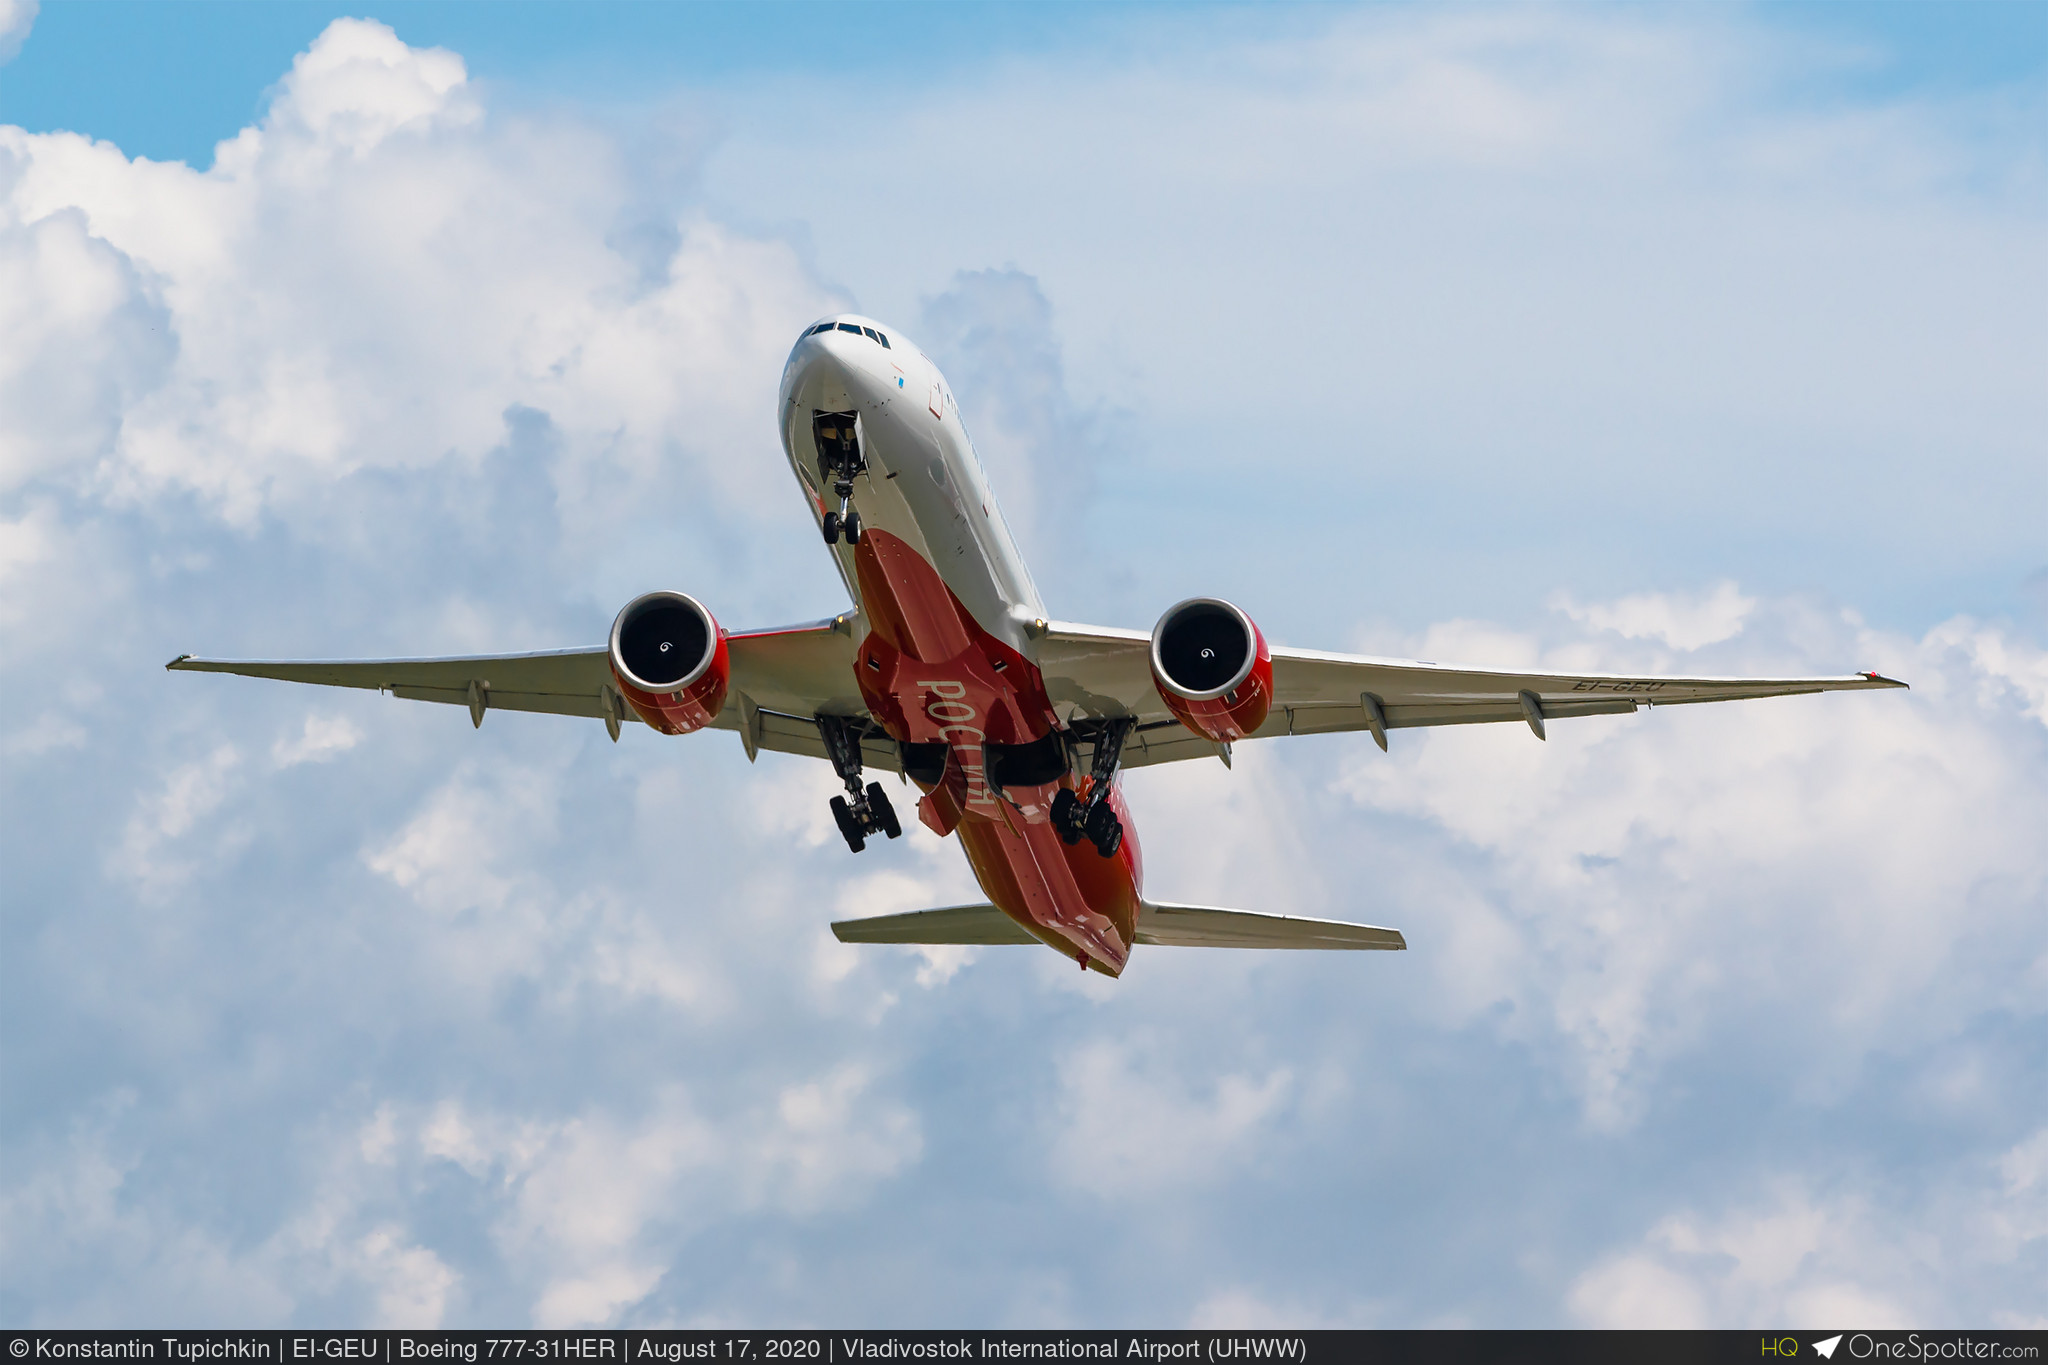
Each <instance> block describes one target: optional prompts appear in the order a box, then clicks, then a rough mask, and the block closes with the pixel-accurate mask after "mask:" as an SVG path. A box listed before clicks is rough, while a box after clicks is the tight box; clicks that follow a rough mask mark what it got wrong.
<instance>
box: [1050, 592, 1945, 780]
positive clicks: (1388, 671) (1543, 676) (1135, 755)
mask: <svg viewBox="0 0 2048 1365" xmlns="http://www.w3.org/2000/svg"><path fill="white" fill-rule="evenodd" d="M1151 645H1152V637H1151V636H1149V635H1147V634H1145V633H1144V632H1143V631H1136V630H1116V629H1111V628H1107V627H1103V626H1079V625H1072V624H1069V623H1067V622H1063V621H1054V622H1050V623H1048V625H1047V626H1046V629H1045V633H1044V635H1043V636H1042V638H1040V640H1039V641H1038V644H1037V650H1038V667H1039V670H1040V671H1041V672H1042V673H1043V675H1044V677H1045V683H1046V689H1047V691H1048V692H1049V693H1050V694H1051V697H1052V701H1053V705H1054V706H1055V707H1057V708H1058V710H1059V712H1060V714H1061V716H1062V717H1064V718H1065V719H1067V720H1068V721H1069V722H1070V723H1071V722H1073V721H1076V720H1084V721H1085V720H1093V719H1104V718H1112V717H1130V718H1133V719H1135V720H1136V721H1137V722H1138V725H1137V729H1136V730H1135V731H1134V732H1133V733H1132V735H1131V737H1130V739H1129V740H1128V741H1127V742H1126V745H1125V748H1124V756H1123V766H1124V767H1127V768H1136V767H1143V766H1145V765H1147V764H1151V763H1167V762H1172V761H1173V760H1176V759H1182V758H1204V757H1213V756H1216V755H1217V754H1218V753H1220V752H1221V751H1222V746H1221V745H1218V744H1215V743H1212V742H1211V741H1209V740H1206V739H1203V738H1202V737H1201V736H1199V735H1196V734H1195V733H1194V732H1192V731H1191V730H1189V729H1187V728H1186V727H1185V726H1183V725H1181V724H1180V723H1179V722H1178V721H1176V720H1175V719H1174V718H1173V714H1172V712H1170V711H1168V710H1167V709H1166V703H1165V701H1164V700H1163V699H1161V697H1160V695H1159V691H1158V689H1157V688H1156V687H1154V686H1153V684H1152V654H1151ZM1904 686H1905V684H1904V683H1901V682H1895V681H1893V680H1892V679H1890V678H1884V677H1880V676H1878V675H1877V674H1875V673H1850V674H1843V675H1837V676H1832V677H1819V678H1660V677H1651V676H1640V675H1628V674H1617V673H1538V672H1531V671H1525V670H1517V669H1486V668H1461V667H1457V666H1454V665H1448V664H1438V663H1429V662H1425V661H1422V660H1413V659H1380V658H1372V657H1369V656H1366V655H1357V654H1330V653H1325V652H1323V651H1321V650H1310V649H1286V648H1282V647H1279V646H1274V647H1273V709H1272V711H1271V712H1269V713H1268V714H1267V717H1266V722H1265V724H1263V725H1261V726H1260V727H1259V728H1258V730H1257V732H1256V733H1254V734H1253V735H1252V738H1254V739H1267V738H1270V737H1273V736H1276V735H1311V734H1334V733H1338V732H1342V731H1347V730H1366V731H1370V732H1371V733H1372V736H1373V738H1374V739H1376V740H1378V741H1379V744H1380V747H1381V748H1385V747H1386V742H1387V740H1386V732H1387V731H1389V730H1399V729H1404V728H1407V727H1410V726H1433V725H1469V724H1475V723H1482V722H1489V721H1520V722H1523V723H1525V724H1527V725H1528V726H1529V728H1530V729H1532V730H1534V731H1535V732H1536V733H1537V735H1538V736H1541V735H1542V734H1543V733H1544V732H1543V724H1544V722H1545V721H1546V720H1552V719H1557V718H1560V717H1569V716H1594V715H1613V714H1617V713H1622V712H1629V711H1634V710H1635V709H1636V708H1637V707H1638V706H1672V705H1679V704H1686V703H1692V702H1707V701H1737V700H1743V699H1747V698H1752V697H1785V696H1796V695H1799V694H1801V693H1806V692H1834V691H1845V690H1854V689H1863V688H1886V687H1904Z"/></svg>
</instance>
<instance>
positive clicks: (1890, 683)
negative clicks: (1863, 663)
mask: <svg viewBox="0 0 2048 1365" xmlns="http://www.w3.org/2000/svg"><path fill="white" fill-rule="evenodd" d="M1863 676H1864V677H1866V678H1868V679H1870V680H1871V681H1872V682H1874V683H1882V684H1883V685H1884V686H1886V687H1903V688H1905V689H1906V690H1907V691H1908V692H1910V691H1912V690H1913V684H1911V683H1902V682H1900V681H1899V680H1898V679H1897V678H1887V677H1886V676H1885V675H1884V674H1882V673H1869V672H1866V673H1865V674H1864V675H1863Z"/></svg>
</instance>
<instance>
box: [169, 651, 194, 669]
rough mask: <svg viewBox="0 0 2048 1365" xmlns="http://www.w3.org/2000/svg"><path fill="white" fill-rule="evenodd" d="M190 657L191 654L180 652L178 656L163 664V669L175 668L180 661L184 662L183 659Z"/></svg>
mask: <svg viewBox="0 0 2048 1365" xmlns="http://www.w3.org/2000/svg"><path fill="white" fill-rule="evenodd" d="M191 657H192V656H191V655H190V654H180V655H179V656H178V657H177V658H175V659H173V660H171V661H170V662H169V663H167V664H165V665H164V669H165V670H166V671H169V670H170V669H173V668H176V667H177V666H178V665H179V664H181V663H184V662H185V660H187V659H189V658H191Z"/></svg>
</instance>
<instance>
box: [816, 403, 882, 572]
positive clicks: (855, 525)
mask: <svg viewBox="0 0 2048 1365" xmlns="http://www.w3.org/2000/svg"><path fill="white" fill-rule="evenodd" d="M811 434H812V435H813V436H815V437H816V438H817V442H818V472H819V473H820V474H822V475H824V477H825V478H826V479H828V480H829V481H830V482H831V484H832V492H833V493H834V494H835V495H837V496H838V498H839V510H838V511H836V512H827V513H826V514H825V543H826V544H827V545H837V544H838V543H839V537H840V536H842V535H843V536H845V537H846V543H847V544H848V545H858V544H860V513H859V512H856V511H855V510H854V509H853V481H854V479H856V478H858V477H859V476H860V475H862V474H864V473H866V472H867V467H868V462H867V457H866V456H864V455H862V454H861V450H860V431H859V428H858V427H856V426H855V425H854V414H852V413H850V412H814V413H812V414H811Z"/></svg>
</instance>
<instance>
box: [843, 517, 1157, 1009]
mask: <svg viewBox="0 0 2048 1365" xmlns="http://www.w3.org/2000/svg"><path fill="white" fill-rule="evenodd" d="M854 565H855V569H856V572H857V573H858V575H859V581H860V595H861V605H862V607H863V609H864V610H865V612H866V614H867V618H868V623H869V627H870V633H869V635H868V637H867V638H866V639H865V640H864V641H863V642H862V644H861V648H860V652H859V655H858V657H857V658H856V660H855V662H854V672H855V674H856V676H857V677H858V678H859V681H860V689H861V694H862V696H863V697H864V698H865V699H866V701H867V704H868V709H869V712H870V713H871V714H872V715H873V716H874V717H875V719H876V721H877V722H879V723H880V724H881V725H882V727H883V728H884V729H886V730H887V731H888V732H889V734H890V735H891V736H892V737H893V738H895V739H896V740H898V741H900V742H904V743H915V744H927V743H944V744H946V745H947V746H948V748H949V750H950V755H951V757H950V761H949V762H948V763H947V766H946V775H945V777H944V778H942V779H941V780H940V781H939V783H938V784H936V785H935V786H926V785H925V784H924V783H922V782H920V783H919V784H918V785H919V787H920V789H922V790H923V791H924V793H925V796H924V799H923V800H922V801H921V802H919V814H920V818H922V819H923V820H924V822H925V823H926V824H927V825H929V826H931V827H932V828H933V829H935V830H938V831H940V832H942V833H943V832H944V831H945V830H946V829H947V828H949V827H950V828H952V829H953V831H954V832H955V833H957V834H958V835H959V837H960V845H961V847H962V848H963V849H965V850H966V853H967V861H968V863H969V865H970V866H972V867H973V868H974V875H975V879H976V880H978V881H979V882H980V883H981V889H982V891H983V892H984V893H985V894H986V895H987V896H988V898H989V900H990V901H992V902H993V903H994V904H995V905H996V906H997V907H999V908H1000V909H1001V910H1002V911H1003V913H1005V914H1007V915H1008V916H1010V918H1012V919H1014V920H1016V921H1017V923H1019V924H1020V925H1022V926H1023V927H1024V928H1025V929H1026V930H1028V931H1030V932H1031V933H1033V934H1035V935H1036V936H1037V937H1039V938H1040V939H1042V940H1044V941H1045V942H1046V943H1048V944H1050V945H1051V946H1053V947H1055V948H1058V949H1061V950H1062V951H1064V952H1066V953H1068V954H1070V955H1071V956H1073V957H1075V958H1076V959H1078V960H1080V962H1081V963H1082V965H1083V966H1091V967H1094V968H1096V969H1097V970H1099V971H1102V972H1105V973H1107V974H1109V975H1111V976H1115V975H1117V974H1119V973H1120V972H1122V970H1123V967H1124V963H1125V961H1126V960H1127V958H1128V957H1129V954H1130V946H1131V942H1132V937H1133V934H1134V933H1135V930H1136V925H1137V915H1138V901H1139V893H1140V889H1141V886H1142V884H1143V861H1142V859H1141V857H1140V854H1139V851H1138V839H1137V835H1136V833H1135V832H1134V830H1133V829H1132V826H1131V818H1130V812H1129V811H1128V810H1127V809H1126V808H1125V806H1124V802H1123V794H1122V792H1121V791H1118V790H1114V789H1113V790H1112V791H1111V793H1110V796H1109V800H1110V802H1111V804H1112V806H1113V807H1114V809H1115V810H1116V813H1117V815H1118V817H1119V818H1120V819H1122V821H1123V822H1124V838H1123V843H1122V846H1121V847H1119V848H1118V849H1117V851H1116V853H1115V854H1114V855H1112V856H1110V857H1107V858H1105V857H1103V856H1102V855H1101V854H1099V853H1097V852H1096V851H1095V847H1094V845H1092V844H1090V843H1088V842H1087V841H1085V840H1083V841H1082V842H1080V843H1077V844H1073V845H1068V844H1066V843H1064V842H1062V841H1061V839H1060V837H1059V835H1058V833H1057V832H1055V830H1054V828H1053V826H1052V824H1051V823H1050V822H1049V820H1048V819H1047V812H1048V810H1049V809H1050V806H1051V801H1052V795H1053V793H1054V792H1055V791H1056V790H1057V789H1058V786H1059V785H1060V784H1057V783H1052V784H1047V785H1046V786H1044V787H1041V788H1032V787H1014V786H1013V787H1010V788H1007V789H1006V791H1005V793H1004V796H1002V797H999V796H997V795H996V794H995V793H994V792H992V791H990V790H989V788H988V786H987V784H986V783H985V781H984V780H983V773H982V747H981V746H982V745H983V743H984V742H989V743H996V744H1024V743H1029V742H1030V741H1032V740H1034V739H1038V738H1040V737H1042V736H1043V735H1044V734H1045V733H1046V732H1047V731H1048V730H1049V729H1052V728H1054V727H1055V726H1056V724H1057V720H1056V717H1055V716H1054V713H1053V708H1052V703H1051V701H1050V699H1049V698H1048V697H1047V696H1046V692H1045V684H1044V682H1043V681H1042V679H1041V678H1040V676H1039V673H1038V670H1037V668H1036V667H1034V666H1033V665H1032V664H1031V662H1030V660H1028V659H1026V658H1025V657H1024V656H1023V655H1022V654H1019V653H1018V652H1017V651H1016V650H1014V649H1012V648H1010V647H1009V646H1008V645H1006V644H1004V643H1003V642H1002V641H1000V640H998V639H996V638H995V637H994V636H992V635H990V634H989V633H988V632H987V631H985V630H983V629H982V628H981V626H980V625H979V624H978V623H977V622H976V621H975V619H974V617H973V615H972V614H971V613H969V611H968V610H967V608H966V607H965V606H963V605H962V604H961V602H960V599H959V598H958V597H956V596H955V595H954V593H953V591H952V589H950V588H949V587H947V586H946V582H945V580H944V579H943V578H942V577H940V575H939V573H938V571H937V570H936V569H935V568H933V567H932V565H931V564H929V563H928V562H926V560H925V559H924V557H923V556H922V555H920V554H919V553H918V552H917V551H916V550H915V549H913V548H912V547H911V546H910V545H909V544H907V543H906V542H904V541H903V540H901V539H900V538H898V537H896V536H892V535H890V534H889V533H888V532H886V531H882V530H870V531H869V532H868V533H867V534H865V535H864V536H862V537H861V540H860V543H859V545H858V547H857V548H856V549H855V552H854ZM1065 784H1066V785H1068V786H1074V787H1078V786H1079V785H1080V783H1079V782H1078V780H1077V779H1074V778H1072V777H1069V778H1067V779H1065ZM1005 797H1007V798H1008V799H1004V798H1005Z"/></svg>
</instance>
